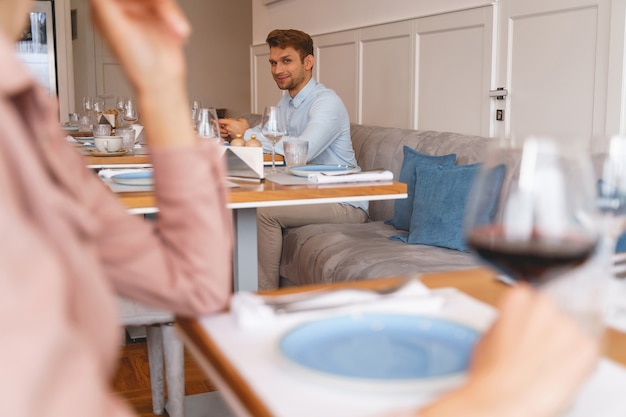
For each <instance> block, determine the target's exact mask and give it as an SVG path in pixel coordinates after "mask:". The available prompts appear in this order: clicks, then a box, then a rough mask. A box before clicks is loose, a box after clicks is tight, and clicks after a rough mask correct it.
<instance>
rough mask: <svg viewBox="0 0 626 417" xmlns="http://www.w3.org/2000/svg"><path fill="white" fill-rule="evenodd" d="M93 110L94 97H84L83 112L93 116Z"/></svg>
mask: <svg viewBox="0 0 626 417" xmlns="http://www.w3.org/2000/svg"><path fill="white" fill-rule="evenodd" d="M92 111H93V97H83V114H85V115H86V116H89V117H91V112H92Z"/></svg>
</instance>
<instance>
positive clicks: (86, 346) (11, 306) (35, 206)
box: [0, 36, 233, 417]
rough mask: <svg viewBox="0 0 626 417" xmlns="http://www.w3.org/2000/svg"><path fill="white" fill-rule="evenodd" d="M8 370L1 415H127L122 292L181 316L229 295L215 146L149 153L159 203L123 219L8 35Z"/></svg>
mask: <svg viewBox="0 0 626 417" xmlns="http://www.w3.org/2000/svg"><path fill="white" fill-rule="evenodd" d="M0 62H2V64H1V65H0V231H1V232H0V233H1V236H2V239H1V240H0V316H1V320H0V328H1V334H2V336H3V337H2V340H3V341H2V343H0V358H2V361H4V364H3V365H2V367H1V368H2V371H1V372H0V391H2V393H3V395H2V398H3V401H2V409H3V414H5V415H7V416H37V417H46V416H64V417H68V416H81V417H85V416H96V415H101V416H107V417H110V416H113V415H116V416H122V415H124V416H125V415H130V411H129V409H128V408H127V407H126V406H125V405H123V404H122V402H121V401H119V400H118V399H116V397H115V396H114V395H113V394H112V393H111V392H110V389H109V386H110V379H111V377H112V374H113V372H114V371H115V369H116V364H117V355H118V349H119V335H120V331H121V329H120V327H119V324H118V317H117V311H116V307H117V305H116V299H115V295H116V294H119V295H122V296H125V297H129V298H134V299H136V300H139V301H142V302H144V303H146V304H150V305H153V306H155V307H160V308H164V309H167V310H171V311H174V312H176V313H178V314H182V315H198V314H206V313H210V312H214V311H217V310H221V309H223V308H224V307H225V306H226V303H227V301H228V297H229V294H230V292H231V279H232V278H231V257H232V243H233V235H232V224H231V222H232V217H231V213H230V211H229V210H228V209H227V208H226V203H227V189H226V187H225V185H224V181H223V178H224V176H223V172H224V166H223V160H222V159H221V153H220V152H219V149H218V146H219V145H214V144H210V143H208V142H207V143H199V144H198V146H197V147H191V148H181V149H175V150H167V151H164V150H157V149H154V150H153V152H152V153H151V159H152V163H153V166H154V177H155V184H156V191H155V195H156V200H157V204H158V207H159V209H160V213H159V215H158V221H157V222H156V224H151V223H148V222H145V221H144V220H143V219H142V218H141V217H138V216H132V215H129V214H128V213H127V211H126V208H125V207H124V206H123V205H122V204H121V203H120V202H119V201H118V199H117V197H116V196H115V195H114V194H113V193H111V192H110V191H109V189H108V188H107V187H106V186H105V185H104V184H103V183H102V181H101V180H100V179H99V178H97V176H96V175H95V174H94V173H93V172H92V171H90V170H88V169H87V168H86V167H85V162H84V159H83V157H82V156H81V155H80V154H79V153H78V152H77V151H76V150H75V149H73V147H72V146H70V145H68V144H67V143H66V140H65V137H64V134H63V132H62V130H61V129H60V126H59V123H58V116H57V114H58V113H57V112H58V110H57V105H56V102H55V101H54V100H53V99H51V98H50V97H48V95H47V93H46V92H45V91H44V90H43V89H42V88H40V87H39V86H38V85H37V84H36V83H35V82H34V81H33V79H32V78H31V76H30V75H29V74H28V73H27V70H25V69H24V67H23V66H22V65H21V64H20V63H19V61H18V60H17V58H16V57H15V55H14V53H13V44H12V43H11V42H9V41H8V40H7V39H5V38H3V37H2V36H0Z"/></svg>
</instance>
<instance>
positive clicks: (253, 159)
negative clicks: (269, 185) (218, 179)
mask: <svg viewBox="0 0 626 417" xmlns="http://www.w3.org/2000/svg"><path fill="white" fill-rule="evenodd" d="M223 148H224V157H225V158H226V168H227V174H226V175H227V176H229V177H233V178H243V179H250V180H259V181H260V180H262V179H264V178H265V174H264V173H263V166H264V164H263V148H261V147H243V146H224V147H223Z"/></svg>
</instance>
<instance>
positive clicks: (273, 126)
mask: <svg viewBox="0 0 626 417" xmlns="http://www.w3.org/2000/svg"><path fill="white" fill-rule="evenodd" d="M286 132H287V127H286V125H285V117H284V114H283V112H282V110H281V109H280V107H278V106H269V107H266V108H265V110H264V111H263V119H261V133H263V136H265V137H266V138H267V139H268V140H269V141H270V143H271V144H272V169H271V171H270V172H271V173H273V174H275V173H277V172H278V170H277V169H276V144H277V143H278V141H279V140H280V139H281V138H282V137H283V136H284V135H285V134H286Z"/></svg>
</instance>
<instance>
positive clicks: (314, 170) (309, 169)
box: [287, 164, 361, 177]
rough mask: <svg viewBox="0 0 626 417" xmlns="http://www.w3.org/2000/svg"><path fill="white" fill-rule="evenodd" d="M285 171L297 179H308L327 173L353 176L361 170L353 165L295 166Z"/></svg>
mask: <svg viewBox="0 0 626 417" xmlns="http://www.w3.org/2000/svg"><path fill="white" fill-rule="evenodd" d="M287 170H288V171H289V172H290V173H291V174H292V175H295V176H298V177H308V176H309V175H310V174H321V173H328V174H330V175H341V174H354V173H356V172H360V171H361V168H359V167H357V166H354V165H330V164H329V165H295V166H292V167H289V168H287Z"/></svg>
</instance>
